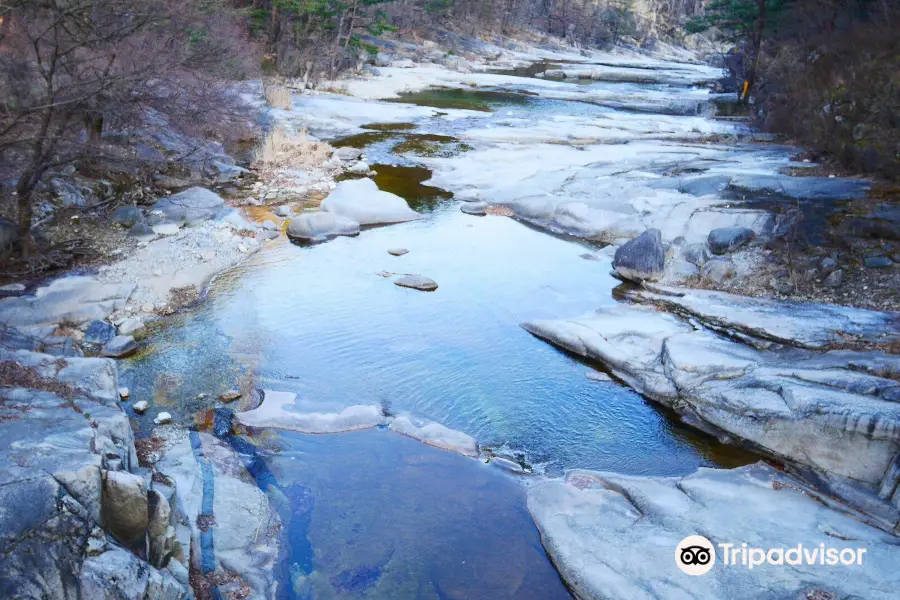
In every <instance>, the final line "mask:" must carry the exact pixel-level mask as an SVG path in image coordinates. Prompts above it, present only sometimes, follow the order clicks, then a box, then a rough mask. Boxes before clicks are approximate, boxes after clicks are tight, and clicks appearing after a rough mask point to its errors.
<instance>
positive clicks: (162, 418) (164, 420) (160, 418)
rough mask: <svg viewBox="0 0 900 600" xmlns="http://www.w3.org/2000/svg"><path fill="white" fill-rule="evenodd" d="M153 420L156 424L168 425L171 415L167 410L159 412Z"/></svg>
mask: <svg viewBox="0 0 900 600" xmlns="http://www.w3.org/2000/svg"><path fill="white" fill-rule="evenodd" d="M153 422H154V423H156V424H157V425H168V424H169V423H171V422H172V415H170V414H169V413H167V412H161V413H159V414H158V415H156V418H155V419H153Z"/></svg>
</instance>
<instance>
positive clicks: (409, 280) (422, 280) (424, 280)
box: [394, 275, 438, 292]
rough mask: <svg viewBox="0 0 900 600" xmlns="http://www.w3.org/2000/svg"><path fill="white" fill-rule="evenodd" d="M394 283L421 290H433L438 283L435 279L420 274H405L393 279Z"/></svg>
mask: <svg viewBox="0 0 900 600" xmlns="http://www.w3.org/2000/svg"><path fill="white" fill-rule="evenodd" d="M394 285H399V286H400V287H406V288H412V289H414V290H421V291H423V292H433V291H434V290H436V289H438V284H437V282H436V281H434V280H433V279H429V278H428V277H424V276H422V275H406V276H404V277H401V278H400V279H397V280H396V281H394Z"/></svg>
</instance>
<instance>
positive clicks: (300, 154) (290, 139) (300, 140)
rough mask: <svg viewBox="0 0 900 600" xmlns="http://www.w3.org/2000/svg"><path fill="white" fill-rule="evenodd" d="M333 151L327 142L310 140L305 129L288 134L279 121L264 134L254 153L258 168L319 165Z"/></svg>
mask: <svg viewBox="0 0 900 600" xmlns="http://www.w3.org/2000/svg"><path fill="white" fill-rule="evenodd" d="M333 151H334V148H332V147H331V146H330V145H329V144H327V143H325V142H319V141H314V140H310V139H309V136H308V134H307V132H306V130H302V131H301V132H300V133H299V134H297V135H290V134H288V133H287V131H286V130H285V128H284V125H283V124H281V123H279V124H277V125H275V127H273V128H272V129H271V130H269V132H268V133H267V134H266V137H265V138H264V139H263V141H262V144H260V146H259V148H257V149H256V152H255V153H254V157H253V158H254V164H255V165H256V166H257V167H258V168H263V169H265V168H270V169H271V168H279V167H320V166H322V165H323V164H324V163H325V161H326V160H328V157H329V156H330V155H331V153H332V152H333Z"/></svg>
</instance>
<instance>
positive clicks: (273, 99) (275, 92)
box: [263, 82, 293, 110]
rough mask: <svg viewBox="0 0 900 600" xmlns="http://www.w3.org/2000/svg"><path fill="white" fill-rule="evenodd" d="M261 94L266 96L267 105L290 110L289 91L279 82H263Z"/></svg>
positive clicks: (291, 103)
mask: <svg viewBox="0 0 900 600" xmlns="http://www.w3.org/2000/svg"><path fill="white" fill-rule="evenodd" d="M263 95H264V96H265V97H266V102H268V103H269V106H271V107H272V108H280V109H281V110H291V108H292V106H293V100H292V98H291V91H290V90H289V89H287V88H286V87H284V86H283V85H281V84H278V83H274V82H268V83H264V84H263Z"/></svg>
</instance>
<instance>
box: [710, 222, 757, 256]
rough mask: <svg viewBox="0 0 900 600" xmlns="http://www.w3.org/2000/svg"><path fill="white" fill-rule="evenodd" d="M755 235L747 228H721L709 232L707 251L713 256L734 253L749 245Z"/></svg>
mask: <svg viewBox="0 0 900 600" xmlns="http://www.w3.org/2000/svg"><path fill="white" fill-rule="evenodd" d="M755 237H756V233H755V232H754V231H753V230H752V229H749V228H747V227H721V228H719V229H713V230H712V231H710V232H709V239H708V243H709V249H710V250H711V251H712V253H713V254H727V253H728V252H734V251H735V250H737V249H738V248H740V247H741V246H744V245H746V244H748V243H750V242H751V241H752V240H753V238H755Z"/></svg>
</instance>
